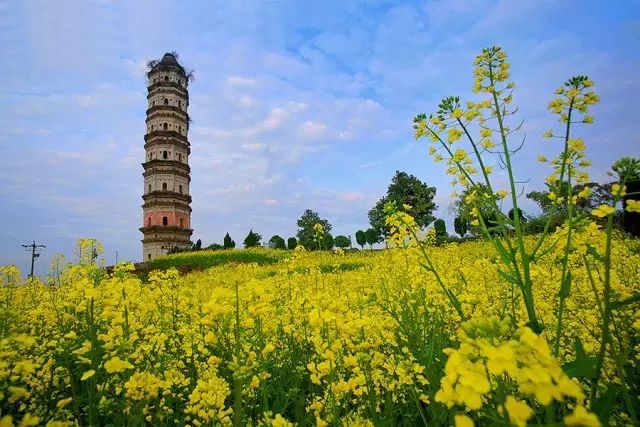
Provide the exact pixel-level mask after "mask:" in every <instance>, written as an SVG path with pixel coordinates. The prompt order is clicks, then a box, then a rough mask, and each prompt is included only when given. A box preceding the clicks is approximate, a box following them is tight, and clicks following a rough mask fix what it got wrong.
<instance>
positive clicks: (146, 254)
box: [140, 53, 193, 260]
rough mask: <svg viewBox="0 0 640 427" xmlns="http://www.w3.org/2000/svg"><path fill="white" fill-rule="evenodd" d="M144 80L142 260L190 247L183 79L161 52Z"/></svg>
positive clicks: (180, 70) (188, 151) (186, 99)
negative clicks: (145, 105) (175, 248)
mask: <svg viewBox="0 0 640 427" xmlns="http://www.w3.org/2000/svg"><path fill="white" fill-rule="evenodd" d="M149 65H150V69H149V72H148V73H147V77H148V78H149V81H148V85H147V90H148V95H147V101H148V109H147V120H146V123H147V132H146V134H145V136H144V141H145V144H144V149H145V156H146V157H145V162H144V163H142V166H143V167H144V173H143V174H142V175H143V177H144V195H143V196H142V199H143V200H144V204H143V205H142V211H143V221H144V222H143V225H142V227H141V228H140V231H142V234H143V235H144V238H143V239H142V256H143V260H150V259H153V258H155V257H157V256H160V255H164V254H166V253H167V252H168V251H169V250H170V249H171V248H174V247H177V248H187V247H191V245H192V243H191V235H192V233H193V230H192V229H191V206H190V205H191V195H190V190H189V184H190V182H191V170H190V168H189V155H190V154H191V148H190V144H189V139H188V137H187V135H188V132H189V114H188V113H187V107H188V105H189V92H188V90H187V85H188V83H189V78H188V76H187V73H186V72H185V69H184V68H183V67H182V65H180V63H179V62H178V60H177V58H176V56H175V55H174V54H172V53H165V55H164V56H163V57H162V59H161V60H160V61H152V62H151V63H150V64H149Z"/></svg>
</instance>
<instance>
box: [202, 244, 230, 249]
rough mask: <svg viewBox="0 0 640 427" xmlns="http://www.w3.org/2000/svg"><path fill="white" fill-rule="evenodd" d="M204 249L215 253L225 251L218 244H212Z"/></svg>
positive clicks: (222, 246)
mask: <svg viewBox="0 0 640 427" xmlns="http://www.w3.org/2000/svg"><path fill="white" fill-rule="evenodd" d="M205 249H209V250H210V251H217V250H220V249H225V247H224V245H221V244H220V243H212V244H210V245H209V246H207V247H206V248H205Z"/></svg>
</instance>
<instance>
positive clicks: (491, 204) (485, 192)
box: [452, 184, 502, 235]
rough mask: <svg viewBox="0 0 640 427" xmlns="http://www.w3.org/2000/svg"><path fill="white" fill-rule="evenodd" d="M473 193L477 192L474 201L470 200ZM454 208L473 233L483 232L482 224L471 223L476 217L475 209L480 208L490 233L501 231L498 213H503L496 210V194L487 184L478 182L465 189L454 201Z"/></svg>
mask: <svg viewBox="0 0 640 427" xmlns="http://www.w3.org/2000/svg"><path fill="white" fill-rule="evenodd" d="M472 194H475V196H474V197H473V198H472V201H470V199H471V197H470V196H471V195H472ZM452 208H453V210H454V211H455V213H456V214H457V217H458V218H460V221H463V222H464V223H465V224H466V229H468V231H469V232H471V234H474V235H479V234H481V228H480V226H478V225H475V226H473V225H471V221H473V220H474V219H476V217H475V216H474V215H473V214H472V212H473V209H478V211H479V212H480V216H482V220H483V221H484V223H485V226H486V227H487V228H488V229H489V233H491V234H493V233H496V232H499V230H498V225H499V221H498V215H502V214H501V213H500V212H496V207H495V196H494V195H493V194H492V193H491V191H489V187H487V186H486V185H484V184H476V185H475V186H473V187H471V188H468V189H466V190H464V191H463V192H462V194H460V196H459V197H458V199H457V200H456V201H455V202H454V203H453V207H452ZM465 231H467V230H465Z"/></svg>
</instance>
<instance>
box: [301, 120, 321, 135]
mask: <svg viewBox="0 0 640 427" xmlns="http://www.w3.org/2000/svg"><path fill="white" fill-rule="evenodd" d="M326 130H327V125H325V124H322V123H314V122H312V121H310V120H307V121H306V122H304V123H303V124H302V126H300V133H301V134H302V136H304V137H305V138H319V137H321V136H322V135H324V134H325V132H326Z"/></svg>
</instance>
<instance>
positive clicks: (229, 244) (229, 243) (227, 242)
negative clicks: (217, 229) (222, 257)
mask: <svg viewBox="0 0 640 427" xmlns="http://www.w3.org/2000/svg"><path fill="white" fill-rule="evenodd" d="M222 247H223V248H224V249H233V248H235V247H236V242H234V241H233V239H232V238H231V236H229V233H227V234H225V235H224V239H223V241H222Z"/></svg>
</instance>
